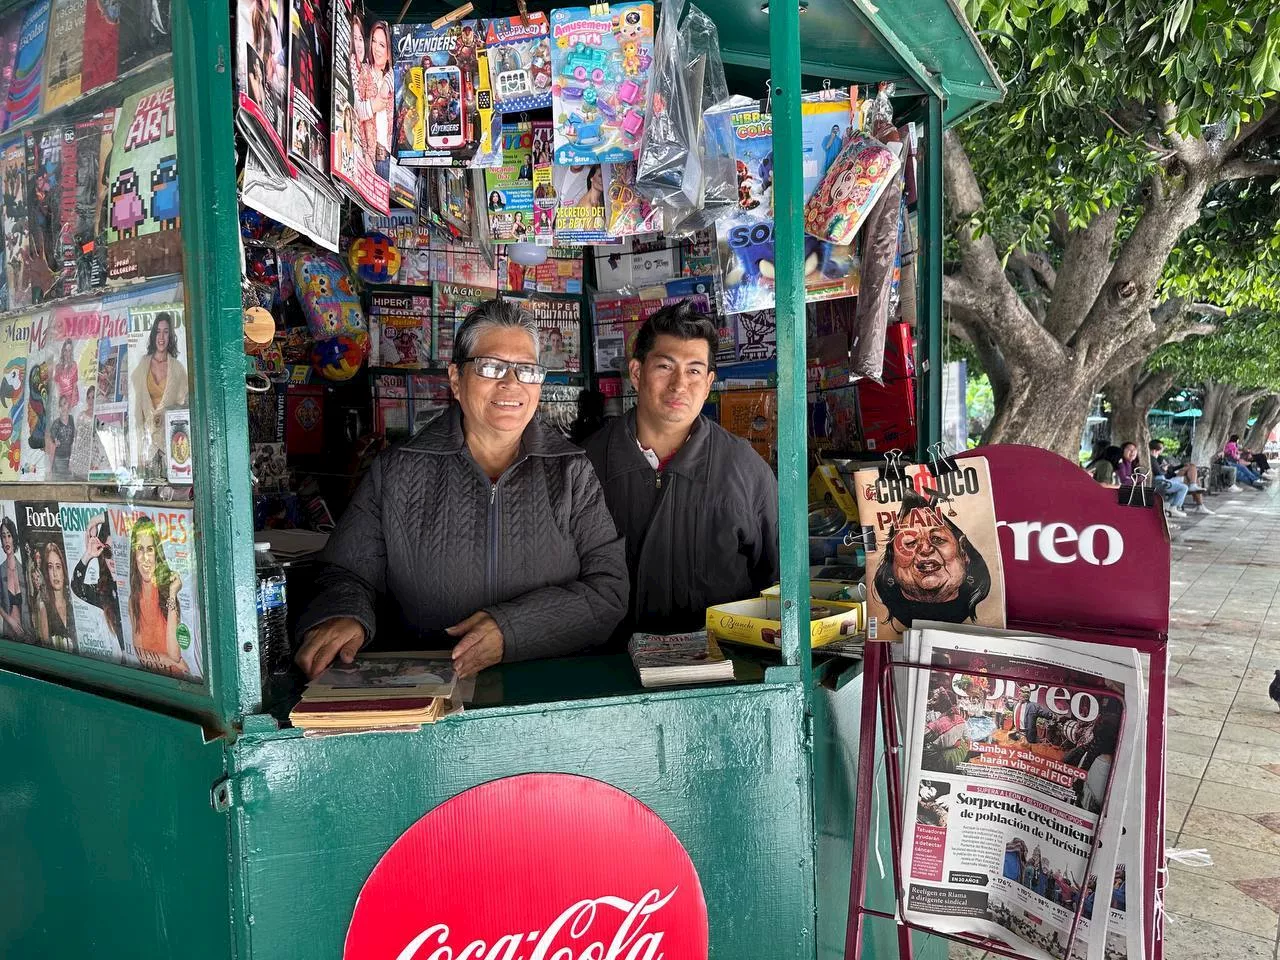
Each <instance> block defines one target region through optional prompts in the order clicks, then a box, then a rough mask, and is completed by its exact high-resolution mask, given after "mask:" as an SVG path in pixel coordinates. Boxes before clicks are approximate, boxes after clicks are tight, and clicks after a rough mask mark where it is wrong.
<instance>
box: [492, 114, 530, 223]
mask: <svg viewBox="0 0 1280 960" xmlns="http://www.w3.org/2000/svg"><path fill="white" fill-rule="evenodd" d="M484 185H485V196H486V198H487V205H488V208H489V233H490V236H492V238H493V242H494V243H496V244H506V243H523V242H526V241H528V240H529V239H530V232H529V231H530V230H531V229H532V227H533V125H532V124H530V123H504V124H503V125H502V166H500V167H496V168H493V169H489V170H486V171H485V172H484Z"/></svg>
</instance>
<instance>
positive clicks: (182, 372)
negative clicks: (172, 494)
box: [128, 303, 188, 482]
mask: <svg viewBox="0 0 1280 960" xmlns="http://www.w3.org/2000/svg"><path fill="white" fill-rule="evenodd" d="M158 376H159V377H163V382H158V380H157V377H158ZM187 391H188V383H187V331H186V325H185V318H184V311H183V306H182V304H181V303H164V304H155V305H150V306H141V307H134V306H131V307H130V308H129V418H128V430H129V448H130V451H131V453H132V458H131V463H132V465H133V466H134V467H135V468H136V469H137V470H138V473H139V475H140V476H141V478H143V479H145V480H148V481H153V482H163V481H164V480H165V479H166V477H167V476H168V465H167V463H166V459H165V420H164V415H165V412H166V411H168V410H176V409H182V408H185V407H186V406H187V396H188V392H187ZM157 394H158V395H159V399H158V401H157V399H156V396H157Z"/></svg>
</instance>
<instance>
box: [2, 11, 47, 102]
mask: <svg viewBox="0 0 1280 960" xmlns="http://www.w3.org/2000/svg"><path fill="white" fill-rule="evenodd" d="M48 34H49V0H36V2H35V3H33V4H31V6H29V7H27V9H26V12H25V14H24V15H23V18H22V29H21V31H20V33H19V34H18V50H17V53H16V55H15V57H14V62H13V79H12V80H10V81H9V98H8V101H7V103H6V105H5V112H6V113H7V114H8V119H7V125H8V126H10V127H11V126H13V125H14V124H16V123H21V122H22V121H24V120H30V119H31V118H32V117H34V116H36V115H37V114H38V113H39V112H40V104H41V101H42V99H43V98H42V87H41V82H42V81H43V79H44V53H45V46H46V44H47V43H48Z"/></svg>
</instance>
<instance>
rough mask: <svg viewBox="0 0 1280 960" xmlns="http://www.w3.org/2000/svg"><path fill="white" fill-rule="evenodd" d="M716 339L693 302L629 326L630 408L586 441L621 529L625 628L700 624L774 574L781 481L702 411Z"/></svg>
mask: <svg viewBox="0 0 1280 960" xmlns="http://www.w3.org/2000/svg"><path fill="white" fill-rule="evenodd" d="M718 343H719V337H718V335H717V332H716V328H715V326H714V325H713V324H712V323H711V321H710V320H708V319H707V318H706V317H704V316H702V315H700V314H698V313H697V312H696V311H694V310H693V308H692V307H691V306H690V305H689V304H688V303H679V304H674V305H672V306H669V307H664V308H663V309H661V310H659V311H658V312H657V313H655V314H654V315H653V316H652V317H650V318H649V319H648V320H647V321H646V322H645V324H644V326H642V327H641V328H640V332H639V333H638V334H637V335H636V342H635V347H634V350H633V356H632V357H631V361H630V363H629V367H628V369H629V372H630V375H631V382H632V383H633V384H634V385H635V388H636V392H637V394H638V404H637V406H636V409H635V410H634V411H632V412H631V413H629V414H627V415H626V416H624V417H618V418H616V419H614V420H611V421H609V422H608V423H606V424H605V426H604V427H603V428H602V429H601V430H600V431H599V432H598V433H596V434H595V435H594V436H593V437H591V438H590V439H589V440H588V441H587V443H586V450H587V456H588V457H589V458H590V459H591V463H592V465H593V466H594V467H595V469H596V475H597V476H598V477H599V478H600V483H601V485H602V486H603V487H604V496H605V502H606V503H607V504H608V506H609V512H610V513H611V514H613V519H614V522H615V523H617V525H618V532H619V533H620V534H621V535H622V536H623V537H625V538H626V545H627V567H628V569H629V570H630V572H631V602H630V608H629V616H628V617H627V619H626V620H625V621H624V622H623V624H622V627H621V628H620V629H619V632H618V634H617V636H618V639H619V640H622V639H624V637H625V635H626V634H628V633H629V631H631V630H644V631H646V632H651V633H678V632H683V631H687V630H698V629H701V628H702V627H703V626H704V625H705V623H706V611H707V607H709V606H712V605H714V604H718V603H726V602H728V601H732V600H745V599H748V598H750V597H754V596H757V595H759V593H760V591H761V590H763V589H764V588H766V587H768V586H771V585H772V584H774V583H777V581H778V481H777V479H776V478H775V477H774V475H773V471H772V470H771V469H770V468H769V465H768V464H767V463H765V461H764V460H763V459H762V458H761V457H760V455H759V454H758V453H756V451H755V450H753V449H752V448H751V445H750V444H748V443H747V442H746V441H745V440H743V439H741V438H739V437H735V436H734V435H733V434H731V433H729V432H728V431H727V430H725V429H723V428H722V427H721V426H720V425H719V424H716V423H713V422H712V421H710V420H708V419H707V418H706V417H704V416H702V407H703V404H705V403H706V400H707V395H708V394H709V393H710V392H711V384H712V383H713V382H714V380H715V375H716V374H715V355H716V348H717V346H718Z"/></svg>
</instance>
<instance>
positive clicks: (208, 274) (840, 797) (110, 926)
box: [0, 0, 1003, 960]
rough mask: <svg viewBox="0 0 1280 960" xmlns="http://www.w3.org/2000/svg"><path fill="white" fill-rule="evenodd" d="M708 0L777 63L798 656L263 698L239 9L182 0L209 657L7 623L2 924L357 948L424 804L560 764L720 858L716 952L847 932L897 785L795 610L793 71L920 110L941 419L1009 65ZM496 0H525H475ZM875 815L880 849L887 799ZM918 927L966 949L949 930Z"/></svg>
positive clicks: (769, 951)
mask: <svg viewBox="0 0 1280 960" xmlns="http://www.w3.org/2000/svg"><path fill="white" fill-rule="evenodd" d="M89 2H90V3H91V4H92V3H93V2H94V0H89ZM159 2H161V3H168V2H169V0H159ZM699 4H700V6H702V7H703V9H705V10H706V11H707V13H708V14H710V15H711V16H712V17H713V18H714V19H715V21H716V22H717V24H718V26H719V29H720V38H721V44H722V48H723V56H724V59H725V62H726V65H727V66H728V67H729V70H730V74H731V81H732V82H733V83H734V85H735V86H736V87H737V88H738V89H739V90H740V91H742V92H748V93H751V92H753V91H754V92H756V93H758V92H759V91H760V90H761V89H762V87H763V85H764V83H765V81H766V79H767V78H771V95H772V103H773V123H774V138H775V140H774V142H775V143H776V144H777V145H778V146H777V148H776V151H775V164H776V180H775V188H774V195H775V197H776V211H777V223H776V230H777V240H778V250H779V255H778V261H777V316H778V392H779V394H780V396H779V409H780V424H779V445H780V453H779V474H780V476H779V479H780V490H781V508H782V509H781V524H782V547H783V549H782V558H783V579H782V584H783V587H782V589H783V601H784V608H785V612H784V618H785V619H784V633H783V643H782V647H783V656H782V664H781V665H780V666H776V667H773V668H770V669H769V670H767V671H766V672H765V674H764V676H763V679H761V680H760V681H758V682H752V683H739V684H735V685H729V686H716V687H711V688H705V689H702V688H693V689H679V690H673V691H667V692H646V691H643V690H642V689H641V688H640V687H639V685H638V683H637V681H636V679H635V675H634V672H633V671H632V669H631V667H630V664H629V663H628V662H626V661H625V660H615V659H611V658H584V659H582V660H568V661H555V662H544V663H528V664H518V665H509V666H504V667H501V668H498V669H497V670H496V675H495V677H494V678H493V682H491V683H489V684H486V685H482V691H483V690H484V689H487V690H488V692H487V693H482V696H481V697H480V698H479V702H477V703H476V704H475V705H474V706H473V707H469V708H468V709H467V711H466V712H465V713H463V714H461V715H458V716H454V717H449V718H446V719H445V720H443V721H441V722H439V723H436V724H434V725H430V726H426V727H424V728H423V729H422V730H421V731H420V732H417V733H368V734H360V735H353V736H342V737H329V738H317V739H312V738H304V737H303V736H302V734H301V731H299V730H295V729H292V728H289V727H287V726H284V725H281V724H280V723H278V722H277V720H276V719H275V718H274V717H273V716H271V715H270V714H269V713H263V712H261V708H260V699H261V693H260V685H259V668H258V650H257V620H256V614H255V605H254V589H255V574H254V562H253V546H252V545H253V526H252V509H251V489H250V464H249V457H248V444H247V414H246V400H245V390H244V370H245V360H244V356H243V353H242V343H241V336H242V333H241V323H242V316H241V299H240V271H241V264H240V254H239V245H238V221H237V187H236V168H235V151H234V148H233V142H234V126H233V125H234V114H233V108H232V103H233V86H234V61H235V58H234V56H233V46H232V24H231V21H230V18H229V16H228V6H227V4H226V3H210V2H205V0H172V8H171V14H170V24H171V35H172V52H171V55H169V54H167V53H166V54H164V55H163V56H161V57H158V58H156V59H155V60H153V61H152V62H150V63H149V64H148V65H146V67H145V69H146V70H149V71H151V73H152V74H157V75H160V76H167V75H170V74H171V75H172V76H173V77H174V78H175V90H176V120H177V138H178V153H179V160H180V168H181V175H182V193H181V214H182V218H181V230H182V236H183V242H184V267H185V269H184V277H183V280H184V294H185V302H186V313H187V317H188V323H187V328H188V331H189V333H188V337H189V353H188V355H187V359H188V367H189V373H190V396H191V399H190V406H191V410H192V413H193V416H192V422H193V429H194V439H195V449H196V469H195V474H194V495H193V496H194V502H192V503H188V504H186V506H187V507H188V508H190V509H192V510H193V511H194V539H193V557H194V569H195V571H196V573H195V578H194V579H195V581H196V582H195V583H194V585H193V586H194V591H193V596H194V597H195V601H194V604H195V606H196V607H198V609H197V610H195V611H194V613H195V615H196V616H199V617H200V622H201V624H202V636H203V641H204V659H205V662H204V666H203V680H202V681H201V682H198V683H197V682H191V681H188V680H182V679H178V678H176V677H173V676H164V675H159V674H155V673H149V672H145V671H143V670H140V669H136V668H132V667H130V666H128V665H127V664H122V663H112V662H106V661H101V660H94V659H90V658H87V657H83V656H76V655H74V654H71V653H66V652H62V651H59V650H56V649H50V648H47V647H42V646H38V645H33V644H26V643H19V642H14V641H9V640H0V757H3V761H4V762H3V767H2V769H3V773H2V774H0V797H3V802H0V863H2V864H4V868H3V871H2V877H3V879H2V880H0V954H2V955H3V956H5V957H8V958H13V960H28V958H30V960H35V958H76V960H81V958H88V957H94V958H97V960H107V958H116V957H119V958H125V957H128V958H130V960H143V958H147V960H150V958H155V960H161V958H169V957H178V956H181V957H185V958H188V960H203V958H208V960H227V958H230V957H240V958H246V960H248V958H252V960H293V958H298V960H302V958H306V960H315V958H333V960H336V958H338V957H340V956H341V955H342V950H343V939H344V934H345V931H346V929H347V925H348V923H349V921H350V918H351V916H352V911H353V907H354V904H355V900H356V897H357V894H358V893H359V891H360V889H361V885H362V884H363V883H364V881H365V879H366V877H367V876H368V875H369V872H370V870H371V869H372V868H373V866H374V865H375V863H377V861H378V860H379V858H380V857H381V856H382V855H383V854H384V852H385V851H386V850H387V849H388V847H389V846H390V845H391V844H392V843H393V841H395V840H396V838H397V837H399V836H400V835H401V834H402V833H403V832H404V831H405V830H406V828H408V827H409V826H410V825H411V824H412V823H414V822H415V821H416V820H418V819H419V818H420V817H422V816H423V815H424V814H425V813H426V812H427V811H430V810H431V809H433V808H434V807H436V806H437V805H439V804H441V803H442V802H444V801H446V800H448V799H449V798H451V797H454V796H455V795H457V794H459V793H460V792H462V791H464V790H466V789H468V788H470V787H473V786H475V785H477V784H481V783H484V782H487V781H491V780H494V779H496V778H501V777H507V776H512V775H516V774H520V773H526V772H558V773H569V774H578V775H582V776H586V777H591V778H595V779H598V780H601V781H604V782H606V783H608V784H612V785H614V786H616V787H618V788H620V789H621V790H623V791H626V792H627V793H629V794H631V795H632V796H634V797H635V798H637V799H638V800H640V801H641V802H643V803H644V804H646V805H647V806H648V807H650V808H651V809H652V810H653V811H655V812H656V813H657V814H658V816H660V817H661V818H662V820H664V821H665V822H666V823H667V824H668V825H669V826H670V828H671V830H672V831H674V833H675V835H676V836H677V837H678V838H679V840H680V842H681V843H682V844H683V845H684V847H685V848H686V850H687V851H688V853H689V856H690V857H691V859H692V861H693V864H694V866H695V867H696V869H697V872H698V875H699V877H700V879H701V883H702V887H703V891H704V893H705V897H706V902H707V908H708V913H709V923H710V955H711V957H713V958H717V960H782V958H786V960H792V958H794V960H805V958H814V957H817V956H822V957H826V958H834V957H841V956H843V955H844V946H845V945H844V930H845V921H846V915H847V909H848V887H849V867H850V849H851V848H850V833H851V830H852V825H853V809H854V806H855V804H857V803H873V804H877V811H878V814H877V818H878V820H879V821H880V822H881V823H882V824H883V823H886V822H887V821H886V820H885V818H884V812H885V811H884V799H883V797H880V798H876V797H855V796H854V786H853V785H854V774H855V771H854V767H855V766H856V763H855V758H856V749H857V748H856V744H857V743H858V729H857V727H858V702H859V691H860V681H859V675H858V670H857V667H856V666H854V667H847V666H846V668H845V669H844V672H843V673H840V672H839V671H838V670H836V669H833V667H832V666H831V665H829V664H828V665H825V666H823V667H821V668H815V667H814V665H813V662H812V658H811V655H810V649H809V645H808V638H807V636H802V634H801V633H800V631H799V629H798V625H799V624H802V623H805V622H807V620H808V599H807V597H806V596H805V593H807V590H802V586H803V585H804V584H805V583H806V581H807V576H808V555H807V546H806V545H807V511H806V504H807V492H806V483H807V469H806V455H807V454H806V414H805V383H806V381H805V342H804V328H805V325H804V304H803V266H802V254H803V242H802V219H803V218H802V209H801V204H800V203H799V199H798V198H799V197H800V195H801V194H800V190H801V180H802V176H801V166H800V165H801V158H800V142H801V137H800V94H801V91H802V88H803V87H804V86H805V85H807V86H808V87H809V89H814V88H816V87H817V86H819V85H820V84H821V82H822V81H823V80H826V79H829V80H831V81H832V82H840V81H844V82H850V81H852V82H861V83H871V82H875V81H881V80H892V81H894V82H895V83H896V97H897V106H898V109H899V116H902V117H914V119H916V120H917V121H918V122H919V123H920V124H921V127H922V130H923V148H922V161H923V162H922V166H921V176H920V184H921V189H920V196H921V204H922V206H921V211H920V224H921V244H920V246H921V253H922V260H921V269H920V278H921V279H920V285H921V289H920V291H919V302H920V303H921V305H922V308H921V316H920V324H919V330H918V335H919V343H920V356H919V362H920V387H921V389H920V390H919V403H920V410H919V420H920V425H921V444H922V446H924V445H927V444H929V443H932V442H933V441H934V440H936V439H937V438H938V436H939V431H940V395H941V390H940V386H941V368H942V363H941V327H942V325H941V310H942V303H941V299H942V298H941V289H942V275H941V269H942V267H941V256H940V254H941V249H942V219H941V213H942V171H941V164H940V158H941V151H942V133H943V130H944V128H945V126H946V125H947V124H949V123H952V122H954V121H956V120H958V119H960V118H961V117H963V116H965V115H966V114H967V113H969V112H970V111H972V110H975V109H977V108H979V107H980V106H981V105H982V104H983V103H985V102H988V101H992V100H995V99H998V98H999V97H1000V96H1001V95H1002V93H1003V88H1002V86H1001V83H1000V81H999V79H998V77H997V76H996V75H995V72H994V70H993V68H992V65H991V63H990V62H989V60H988V59H987V57H986V56H985V54H984V53H983V51H982V48H981V46H980V44H979V42H978V40H977V39H976V37H975V36H974V34H973V32H972V31H971V30H970V29H969V27H968V25H967V24H966V23H965V21H964V19H963V16H962V15H961V14H960V12H959V10H958V8H957V6H956V5H955V3H954V0H881V2H879V3H878V4H872V3H871V2H869V0H799V2H798V4H797V3H796V0H791V2H790V3H786V2H782V3H779V2H778V0H774V2H773V4H772V6H771V4H770V3H769V2H768V0H765V2H761V0H699ZM10 6H13V5H10ZM396 6H397V8H398V6H399V5H398V3H397V4H396ZM58 10H59V7H58V5H57V4H55V5H54V16H55V17H56V16H57V15H58ZM388 12H389V13H390V16H391V19H395V15H396V14H397V13H398V12H399V11H398V9H396V10H389V11H388ZM441 12H443V10H442V9H441V8H428V9H423V10H419V9H417V7H416V6H415V7H412V8H411V9H410V12H409V16H410V17H411V18H413V19H430V18H431V17H432V16H435V15H438V14H440V13H441ZM490 12H494V13H505V12H509V11H506V10H505V8H504V9H501V10H499V9H495V10H493V11H490V10H489V9H481V10H478V11H477V13H478V15H481V16H484V15H488V14H489V13H490ZM121 42H122V43H124V42H126V41H125V38H124V37H123V36H122V38H121ZM128 81H129V78H128V77H125V78H122V79H121V80H120V81H118V83H125V82H128ZM112 95H113V94H112V90H111V88H109V87H108V88H105V89H103V90H99V91H95V92H91V93H89V94H86V95H85V96H84V97H83V98H82V100H81V101H72V104H69V105H67V106H65V107H61V108H58V109H60V110H68V109H71V108H72V106H74V104H75V103H77V102H79V103H81V104H82V105H84V104H87V105H89V106H92V105H93V104H92V102H91V101H94V100H100V101H102V102H103V103H107V102H109V101H110V100H111V97H112ZM117 102H118V101H117ZM38 487H39V485H34V486H33V485H32V484H29V483H23V484H21V485H18V484H7V485H4V487H3V489H2V490H0V497H2V498H9V499H12V500H24V499H33V498H37V499H38V498H41V497H43V498H46V499H49V500H62V501H68V500H74V499H82V500H88V501H95V500H104V501H108V502H109V501H111V500H112V498H113V497H115V498H117V499H118V500H121V501H124V500H127V499H128V497H129V496H134V497H137V498H145V497H147V496H149V495H154V493H149V492H148V491H146V490H142V491H132V492H131V491H125V490H118V491H114V490H110V489H102V488H101V487H92V488H91V487H90V486H89V485H86V484H79V485H74V484H73V485H66V484H63V485H60V486H57V487H50V488H49V489H46V490H39V489H37V488H38ZM139 502H141V500H139ZM122 602H123V598H122ZM879 842H880V844H881V846H882V848H883V852H884V853H886V854H887V848H888V831H887V829H884V830H882V831H881V832H880V836H879ZM886 865H887V860H886ZM872 886H873V888H874V889H873V893H875V894H876V896H875V898H874V899H875V901H876V903H875V905H878V906H879V907H881V908H882V909H887V908H889V906H890V904H891V902H892V900H891V881H890V880H889V879H888V877H887V876H885V877H880V876H878V873H877V871H876V870H875V868H874V862H873V868H872ZM868 936H869V937H870V938H872V939H873V941H874V946H873V950H872V953H871V954H870V955H872V956H889V955H890V954H891V953H893V952H894V951H896V949H897V946H896V938H895V935H894V932H893V930H892V927H891V925H890V924H888V923H887V922H885V921H875V922H874V923H873V924H872V927H871V929H870V930H869V932H868ZM925 950H926V953H928V954H931V955H933V956H935V957H942V956H945V945H944V944H942V943H941V942H935V943H933V944H930V945H927V946H926V947H925ZM673 960H675V958H673Z"/></svg>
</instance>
